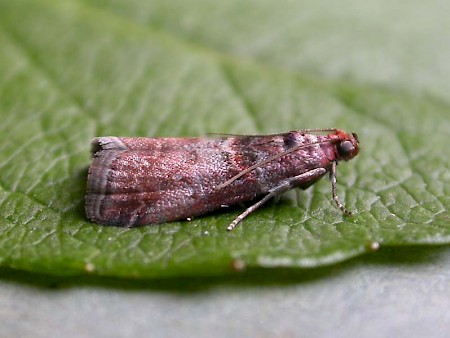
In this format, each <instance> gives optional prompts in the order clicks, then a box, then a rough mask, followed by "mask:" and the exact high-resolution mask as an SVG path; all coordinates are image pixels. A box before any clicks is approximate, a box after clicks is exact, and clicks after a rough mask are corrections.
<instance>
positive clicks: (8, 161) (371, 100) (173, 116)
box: [0, 0, 450, 278]
mask: <svg viewBox="0 0 450 338" xmlns="http://www.w3.org/2000/svg"><path fill="white" fill-rule="evenodd" d="M175 4H176V5H175ZM267 4H269V3H267ZM239 6H241V5H239V4H238V3H237V2H230V3H229V4H228V2H227V4H222V5H221V6H218V7H216V4H214V5H211V4H208V3H207V2H204V3H203V2H189V5H186V4H185V2H183V1H180V2H176V3H175V2H170V4H166V3H165V2H162V1H161V2H158V1H152V2H141V1H127V2H125V1H123V2H122V1H113V2H104V1H100V0H99V1H91V2H88V1H86V2H82V1H56V0H54V1H53V0H44V1H39V2H36V1H26V0H22V1H14V2H11V1H3V0H2V1H0V45H1V46H2V53H1V54H0V74H1V76H0V114H1V119H2V122H1V125H0V203H1V208H0V264H1V266H3V267H8V268H13V269H22V270H27V271H33V272H40V273H47V274H52V275H78V274H98V275H108V276H122V277H136V278H149V277H164V276H181V275H186V276H191V275H217V274H225V273H231V272H233V271H234V270H236V269H239V268H241V267H242V266H246V267H279V266H286V267H316V266H321V265H324V264H331V263H336V262H340V261H342V260H345V259H348V258H351V257H354V256H356V255H360V254H363V253H366V252H370V251H371V250H373V249H375V248H376V247H377V246H378V245H381V246H386V245H388V246H398V245H414V244H438V243H449V242H450V222H449V220H450V213H449V211H448V210H449V206H450V198H449V196H450V174H449V172H450V171H449V161H448V158H449V156H450V150H449V148H448V146H447V143H448V139H449V133H450V132H449V130H450V117H449V116H450V114H449V113H450V106H449V103H448V98H447V97H441V96H442V93H444V91H443V89H442V87H439V86H438V85H436V84H433V85H432V86H430V88H429V93H430V94H427V95H425V94H420V90H421V89H423V88H427V87H426V84H427V79H428V78H424V77H420V76H418V78H419V80H420V81H419V80H415V79H412V80H411V79H408V77H404V76H403V77H402V76H401V74H402V73H401V71H402V70H405V69H406V68H405V67H406V66H397V68H396V67H395V66H394V67H393V68H389V67H387V65H388V63H387V62H386V60H384V59H382V58H381V59H380V60H379V64H374V65H373V67H375V68H376V69H378V68H380V70H381V69H384V67H387V68H386V69H385V70H384V73H381V74H377V72H376V71H373V70H372V71H369V69H368V68H363V69H358V66H359V67H360V65H359V64H358V61H360V60H366V61H367V59H368V58H369V57H371V55H372V54H371V53H373V52H374V49H376V48H377V46H379V45H381V43H379V42H378V41H376V42H377V43H375V44H374V45H370V48H369V46H367V45H364V43H366V42H365V41H363V40H362V38H361V36H362V35H361V36H360V35H357V33H354V34H356V35H357V36H356V37H355V45H356V46H360V47H361V55H358V54H357V53H356V56H355V57H356V60H347V61H345V60H344V57H343V56H344V55H345V52H346V51H347V50H348V47H349V46H348V45H343V46H338V47H334V46H335V44H336V43H339V41H337V42H335V41H328V43H329V44H331V46H333V48H330V53H329V54H327V53H326V51H327V50H328V49H327V48H326V46H325V45H324V43H325V42H324V41H323V40H322V39H320V37H321V36H322V35H323V34H324V33H323V32H321V29H325V30H327V31H328V30H333V29H335V27H334V25H335V24H336V25H337V26H338V27H341V25H340V24H339V23H341V20H342V21H345V20H344V19H345V18H327V16H326V15H323V16H318V17H320V18H321V20H318V21H317V22H313V23H311V28H310V31H309V36H312V37H314V39H313V40H311V38H310V37H306V36H305V37H304V39H303V40H302V38H299V35H296V34H300V37H301V36H302V34H303V33H298V32H301V31H302V30H301V28H302V27H305V28H306V27H309V23H308V20H307V14H308V13H303V15H304V16H301V17H299V21H298V22H296V21H292V22H294V23H295V25H297V26H295V27H288V26H286V25H284V26H283V25H282V26H280V25H278V26H277V24H281V23H283V22H287V21H286V20H287V19H286V16H288V17H289V20H294V17H295V14H293V13H292V14H291V11H290V10H289V8H290V7H289V6H284V7H283V6H280V7H273V6H275V5H274V4H273V5H268V6H267V7H264V6H263V5H257V4H256V3H254V4H253V5H249V4H247V5H245V4H242V6H243V7H244V8H240V7H239ZM247 6H250V7H247ZM251 6H253V7H251ZM292 6H296V5H294V4H292ZM298 6H299V7H297V8H296V9H297V10H298V11H300V9H301V8H302V7H301V5H298ZM318 6H319V7H315V8H316V9H317V8H319V9H320V6H321V5H318ZM251 8H259V12H256V14H254V15H255V16H254V17H253V16H252V15H251V14H250V13H252V12H251V11H250V9H251ZM200 9H204V12H202V11H201V10H200ZM208 10H209V11H208ZM298 11H297V13H298ZM361 11H363V9H362V8H361ZM292 12H295V11H292ZM357 12H358V9H357V10H355V11H354V12H352V13H357ZM145 13H148V16H145V15H144V14H145ZM201 13H203V14H201ZM205 13H207V14H205ZM240 13H242V14H240ZM335 13H337V12H335ZM279 14H283V15H281V17H280V16H279ZM366 14H367V13H366ZM220 16H225V17H227V18H229V19H230V20H229V21H227V20H218V18H219V17H220ZM367 16H368V17H370V15H369V14H367ZM408 22H409V21H408ZM358 24H359V25H362V23H360V22H358ZM444 24H446V25H447V26H448V23H444ZM230 27H231V28H230ZM274 27H275V28H277V27H281V28H277V29H279V30H277V31H274V35H273V36H272V35H270V32H272V30H273V29H275V28H274ZM345 27H347V28H348V26H345ZM240 29H242V34H238V32H239V33H240V32H241V30H240ZM341 33H342V32H341ZM398 34H399V39H400V41H402V42H405V41H406V42H408V41H409V40H408V39H410V38H411V36H410V35H409V34H407V35H403V33H401V32H400V33H398ZM279 36H283V37H284V39H283V41H279V40H278V39H277V37H279ZM337 36H339V35H337ZM263 37H264V38H266V39H271V40H270V41H269V42H267V41H264V40H263ZM294 38H297V39H298V38H299V39H300V41H301V42H302V43H301V44H300V47H302V46H303V47H305V49H304V53H302V50H301V48H300V47H299V46H298V45H295V44H293V43H291V41H293V40H295V39H294ZM270 42H273V44H271V43H270ZM314 43H315V44H314ZM308 46H309V47H310V48H307V47H308ZM272 47H273V48H272ZM352 48H356V47H355V46H353V47H352ZM416 48H418V47H416ZM439 48H441V52H442V55H447V56H449V55H450V51H449V50H448V47H445V46H442V47H439ZM446 48H447V49H446ZM416 54H419V55H420V53H418V52H417V51H416ZM353 55H355V51H353ZM402 55H407V54H402ZM326 57H329V58H330V60H329V62H330V64H329V65H327V66H326V67H319V65H322V64H324V61H323V58H326ZM358 58H359V59H358ZM321 60H322V61H321ZM427 60H428V59H426V58H425V59H421V58H418V59H417V58H416V59H413V61H412V62H420V61H427ZM443 60H448V58H443ZM354 64H355V69H352V67H353V65H354ZM365 64H366V65H367V62H366V63H365ZM445 64H446V65H444V63H442V64H441V63H438V64H437V65H436V69H438V73H442V74H444V75H441V77H439V79H442V78H445V74H449V73H450V70H449V68H448V65H447V64H448V62H445ZM377 67H378V68H377ZM445 67H447V68H445ZM391 73H392V74H394V73H395V74H396V75H397V76H392V79H391V77H390V75H391ZM442 76H443V77H442ZM408 81H409V82H412V84H411V85H410V86H409V85H408V83H409V82H408ZM437 83H438V84H439V83H441V80H439V81H437ZM442 83H443V82H442ZM445 86H447V87H446V88H448V81H447V82H446V84H445ZM315 127H339V128H342V129H345V130H347V131H355V132H357V133H358V135H359V137H360V142H361V153H360V155H359V156H358V157H357V158H355V159H354V160H352V161H350V162H348V163H342V164H341V165H340V166H339V177H338V183H339V184H338V194H339V195H340V196H341V198H342V199H343V200H344V201H345V204H346V206H347V207H348V208H349V209H351V210H353V211H356V212H357V214H356V216H354V217H351V218H349V217H346V216H343V215H342V214H341V212H340V211H339V210H338V209H337V208H336V207H335V206H334V204H333V203H332V200H331V187H330V184H329V182H327V180H325V179H324V180H322V181H320V182H319V183H317V184H316V185H314V186H313V187H312V188H310V189H309V190H307V191H290V192H288V193H286V194H285V195H283V197H282V198H281V199H279V200H278V201H274V202H272V203H270V204H269V205H267V206H266V207H264V208H262V209H260V210H258V211H257V212H255V213H254V214H252V215H251V216H250V217H248V218H247V219H246V220H245V221H244V222H243V223H242V224H240V225H239V226H238V228H237V229H235V230H234V231H233V232H227V231H226V230H225V228H226V226H227V225H228V224H229V223H230V222H231V221H232V220H233V219H234V217H235V216H236V215H237V214H239V212H240V208H239V207H237V208H232V209H230V210H226V211H220V212H217V213H213V214H211V215H206V216H204V217H200V218H198V219H195V220H193V221H191V222H187V221H183V222H172V223H168V224H163V225H158V226H146V227H141V228H137V229H121V228H114V227H103V226H99V225H97V224H93V223H90V222H88V221H87V220H86V218H85V215H84V194H85V189H86V183H85V181H86V172H87V167H88V166H89V161H90V159H89V151H90V149H89V148H90V146H89V143H90V140H91V139H92V138H93V137H95V136H101V135H120V136H197V135H202V134H204V133H208V132H218V133H246V134H255V133H261V134H264V133H276V132H282V131H288V130H293V129H304V128H315Z"/></svg>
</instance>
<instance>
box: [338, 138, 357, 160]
mask: <svg viewBox="0 0 450 338" xmlns="http://www.w3.org/2000/svg"><path fill="white" fill-rule="evenodd" d="M354 151H355V146H354V145H353V143H352V142H351V141H343V142H341V143H340V144H339V147H338V152H339V155H341V156H342V157H346V156H348V155H351V154H352V153H353V152H354Z"/></svg>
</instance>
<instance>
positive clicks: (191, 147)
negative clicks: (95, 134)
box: [86, 128, 359, 230]
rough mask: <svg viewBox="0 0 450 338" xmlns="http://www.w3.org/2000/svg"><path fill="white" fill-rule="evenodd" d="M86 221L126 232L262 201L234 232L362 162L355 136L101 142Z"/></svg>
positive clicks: (307, 133)
mask: <svg viewBox="0 0 450 338" xmlns="http://www.w3.org/2000/svg"><path fill="white" fill-rule="evenodd" d="M92 149H93V150H92V153H93V159H92V163H91V166H90V168H89V173H88V180H87V195H86V215H87V217H88V218H89V219H90V220H92V221H93V222H95V223H99V224H103V225H114V226H124V227H135V226H140V225H146V224H158V223H164V222H170V221H175V220H182V219H190V218H193V217H195V216H199V215H203V214H206V213H208V212H211V211H213V210H217V209H220V208H222V207H225V206H231V205H235V204H239V203H243V202H248V201H256V202H255V203H254V204H253V205H251V206H250V207H249V208H247V209H246V210H245V211H243V212H242V213H241V214H240V215H239V216H238V217H237V218H236V219H235V220H233V221H232V222H231V223H230V225H229V226H228V228H227V229H228V230H232V229H233V228H235V227H236V225H237V224H238V223H239V222H241V221H242V220H243V219H244V218H245V217H247V216H248V215H249V214H250V213H252V212H253V211H255V210H256V209H258V208H259V207H260V206H262V205H263V204H264V203H266V202H267V201H269V200H270V199H271V198H273V197H275V196H278V195H280V194H282V193H284V192H286V191H288V190H290V189H293V188H301V189H306V188H308V187H310V186H311V185H312V184H314V183H315V182H317V181H318V180H319V179H321V178H322V177H323V176H325V174H327V173H329V175H330V178H331V191H332V197H333V200H334V201H335V203H336V205H337V206H338V208H339V209H340V210H342V212H343V213H346V214H351V213H350V212H349V211H348V210H347V209H346V208H345V207H344V205H343V204H342V203H341V202H340V200H339V198H338V196H337V193H336V166H337V164H338V163H339V162H340V161H348V160H350V159H352V158H353V157H355V156H356V155H358V152H359V141H358V136H357V135H356V134H355V133H346V132H344V131H342V130H340V129H335V128H333V129H306V130H298V131H290V132H287V133H281V134H274V135H228V136H220V137H193V138H185V137H182V138H173V137H162V138H144V137H114V136H107V137H99V138H95V139H94V140H93V141H92Z"/></svg>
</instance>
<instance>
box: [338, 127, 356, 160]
mask: <svg viewBox="0 0 450 338" xmlns="http://www.w3.org/2000/svg"><path fill="white" fill-rule="evenodd" d="M336 148H337V152H338V154H339V158H340V159H343V160H344V161H348V160H350V159H352V158H353V157H355V156H356V155H358V153H359V141H358V135H356V133H351V134H345V135H342V136H341V137H340V139H339V142H338V143H337V145H336Z"/></svg>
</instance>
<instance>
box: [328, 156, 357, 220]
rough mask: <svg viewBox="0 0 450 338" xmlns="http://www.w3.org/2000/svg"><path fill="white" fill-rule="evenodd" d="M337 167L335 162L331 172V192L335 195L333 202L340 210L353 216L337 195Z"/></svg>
mask: <svg viewBox="0 0 450 338" xmlns="http://www.w3.org/2000/svg"><path fill="white" fill-rule="evenodd" d="M336 165H337V163H336V161H333V162H332V163H331V171H330V180H331V192H332V194H333V200H334V203H336V205H337V207H338V208H339V209H341V211H342V212H343V213H344V214H346V215H349V216H351V215H352V212H351V211H349V210H347V209H346V208H345V206H344V204H342V202H341V201H340V200H339V197H338V195H337V189H336V176H337V170H336Z"/></svg>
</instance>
